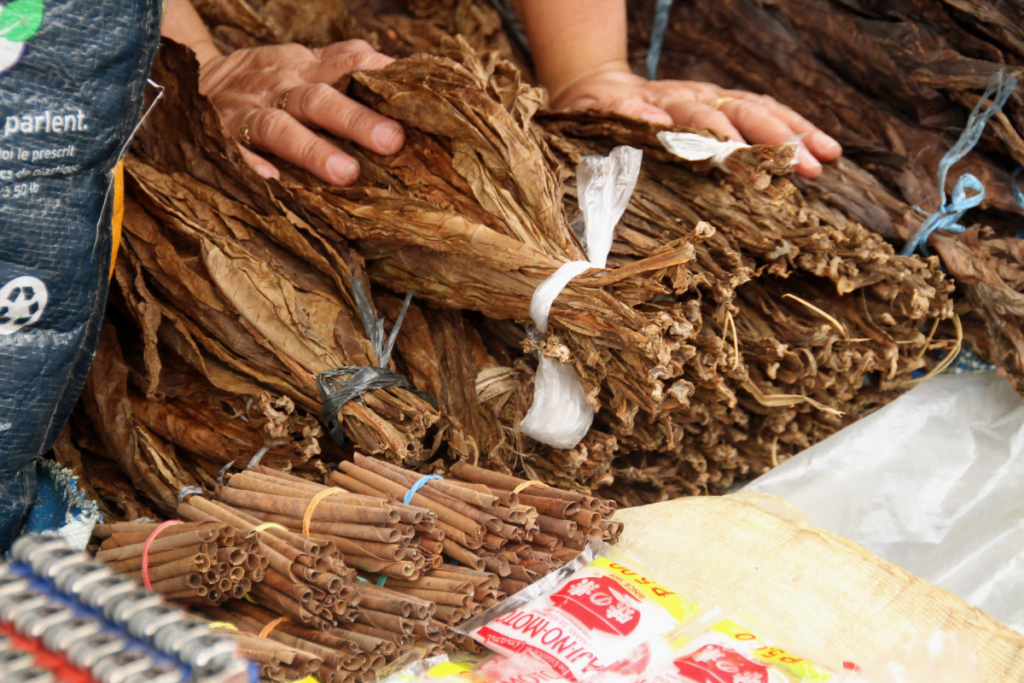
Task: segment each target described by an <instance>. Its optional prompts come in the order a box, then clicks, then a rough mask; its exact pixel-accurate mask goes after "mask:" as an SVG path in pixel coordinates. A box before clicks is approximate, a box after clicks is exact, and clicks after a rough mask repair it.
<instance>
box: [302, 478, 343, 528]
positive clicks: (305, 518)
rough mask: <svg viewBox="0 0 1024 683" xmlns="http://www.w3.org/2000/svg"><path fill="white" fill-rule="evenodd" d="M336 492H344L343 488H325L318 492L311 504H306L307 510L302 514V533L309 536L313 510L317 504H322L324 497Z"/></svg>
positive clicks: (311, 499) (310, 501)
mask: <svg viewBox="0 0 1024 683" xmlns="http://www.w3.org/2000/svg"><path fill="white" fill-rule="evenodd" d="M335 493H344V491H342V490H341V489H336V488H330V489H324V490H323V491H321V492H320V493H318V494H316V495H315V496H313V497H312V498H310V500H309V504H308V505H307V506H306V512H305V513H303V515H302V535H303V536H309V525H310V524H312V523H313V512H314V511H315V510H316V506H317V505H319V504H320V501H322V500H323V499H324V498H327V497H328V496H333V495H334V494H335Z"/></svg>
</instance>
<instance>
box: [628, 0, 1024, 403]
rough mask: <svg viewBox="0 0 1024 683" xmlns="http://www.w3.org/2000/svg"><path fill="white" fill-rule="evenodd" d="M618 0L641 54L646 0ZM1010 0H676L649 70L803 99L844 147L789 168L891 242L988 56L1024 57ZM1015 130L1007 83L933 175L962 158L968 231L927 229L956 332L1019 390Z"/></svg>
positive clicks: (1018, 105)
mask: <svg viewBox="0 0 1024 683" xmlns="http://www.w3.org/2000/svg"><path fill="white" fill-rule="evenodd" d="M629 4H630V10H631V16H630V30H631V58H632V59H634V67H635V68H642V67H641V66H640V65H641V64H642V63H643V62H644V60H645V59H646V52H647V45H648V44H649V39H650V26H651V21H652V19H653V11H654V5H655V3H654V1H653V0H632V1H631V2H630V3H629ZM1022 11H1024V10H1022V8H1021V7H1019V6H1016V4H1015V3H1000V2H993V1H991V0H956V1H946V0H898V1H896V2H885V3H878V2H863V1H860V0H782V1H780V2H772V3H770V4H768V3H760V2H756V1H755V0H725V1H723V2H715V3H705V2H695V1H692V0H687V1H685V2H676V3H674V7H673V9H672V12H671V14H670V20H669V25H668V32H667V35H666V37H665V43H664V50H663V52H662V56H661V62H660V67H659V70H658V75H659V77H661V78H678V79H692V80H703V81H711V82H715V83H718V84H719V85H722V86H725V87H735V88H742V89H749V90H753V91H755V92H759V93H764V94H768V95H771V96H773V97H775V98H776V99H778V100H779V101H780V102H782V103H784V104H786V105H788V106H790V107H792V108H793V109H795V110H796V111H798V112H799V113H801V114H802V115H804V116H805V117H806V118H808V119H809V120H810V121H812V122H813V123H814V124H816V125H817V126H819V127H821V128H822V129H823V130H824V131H825V132H827V133H829V134H830V135H832V136H833V137H835V138H836V139H837V140H839V142H840V143H842V144H843V146H844V148H845V152H846V156H845V158H844V159H843V160H841V161H840V162H839V163H838V164H836V165H834V166H828V167H826V169H825V173H824V175H823V176H822V177H821V178H820V179H818V180H816V181H806V180H803V181H799V183H798V184H799V185H800V187H801V188H802V189H803V190H804V191H805V193H806V195H807V196H809V197H817V198H820V200H821V201H822V202H824V203H825V204H827V205H829V206H830V207H832V208H833V209H834V210H835V211H837V212H842V213H845V214H847V215H849V216H850V217H851V218H853V219H854V220H857V221H858V222H860V223H862V224H863V225H865V226H866V227H868V228H870V229H872V230H874V231H876V232H878V233H880V234H882V235H884V236H885V237H887V238H889V239H891V240H893V241H894V242H896V243H901V242H904V241H906V240H907V239H908V238H909V237H910V236H911V235H912V234H913V233H914V232H915V231H916V230H917V228H918V227H919V226H920V225H921V223H922V222H923V220H924V219H925V218H926V217H927V216H928V214H930V213H931V212H933V211H935V210H936V209H937V208H938V205H939V201H940V200H939V196H938V190H937V187H936V172H937V170H938V165H939V161H940V160H941V158H942V157H943V156H944V155H945V153H946V152H947V151H948V150H949V149H950V147H951V146H952V145H953V144H954V143H955V142H956V140H957V138H958V136H959V134H960V131H961V129H962V128H963V127H964V124H965V122H966V119H967V115H968V114H969V112H970V111H971V109H972V108H974V107H976V106H978V104H979V102H980V101H981V100H982V96H981V93H982V91H984V90H985V88H986V86H987V85H988V84H989V82H990V81H991V80H992V78H993V77H994V76H995V75H996V74H997V73H998V72H999V71H1000V70H1003V71H1004V72H1005V73H1006V75H1008V76H1016V77H1018V78H1019V77H1020V76H1021V74H1022V73H1024V34H1022V33H1021V31H1020V29H1019V26H1020V19H1021V16H1022ZM990 104H991V100H990V101H989V102H988V103H982V104H981V106H982V107H983V108H987V107H988V106H989V105H990ZM1022 132H1024V95H1022V92H1021V90H1020V88H1018V89H1017V90H1016V91H1015V92H1013V93H1012V94H1011V95H1010V98H1009V101H1008V102H1007V104H1006V106H1005V108H1004V109H1003V110H1002V111H1001V112H999V113H998V114H997V115H996V116H995V117H994V118H993V119H992V120H991V121H990V122H989V124H988V127H987V129H986V132H985V135H984V136H983V138H982V140H981V143H980V144H979V145H978V147H977V148H976V149H975V150H974V152H973V153H972V154H970V155H968V156H967V157H966V158H965V159H964V160H963V161H961V162H959V163H957V164H955V165H954V166H953V168H952V170H951V171H950V173H949V174H948V176H947V179H946V185H947V186H946V192H947V193H948V192H950V191H951V189H952V187H953V186H954V185H955V184H956V182H957V181H958V180H959V179H960V177H961V175H962V174H964V173H971V174H973V175H975V176H976V177H977V178H978V179H980V180H981V181H982V182H983V183H984V186H985V197H984V200H983V202H982V203H981V206H980V208H979V209H978V210H974V211H971V212H969V213H968V214H967V216H966V217H965V218H964V219H963V220H962V221H961V223H963V224H964V225H967V226H968V229H967V231H966V232H964V233H962V234H951V233H947V232H939V233H936V234H934V236H933V237H932V238H931V240H930V241H929V246H930V248H931V249H933V250H934V252H935V253H936V254H937V255H938V256H939V258H940V259H941V261H942V265H943V267H944V268H945V269H946V271H947V272H948V273H949V274H950V275H951V276H952V277H953V279H954V280H955V281H956V283H957V295H956V302H957V311H958V312H959V313H960V314H961V315H962V316H963V322H964V327H965V331H964V336H965V339H966V341H967V342H968V343H969V344H970V345H971V346H973V348H974V349H975V350H976V351H978V352H979V353H980V354H981V356H982V357H983V358H985V359H986V360H988V361H989V362H991V363H994V364H995V365H997V366H998V367H999V371H1000V373H1001V374H1003V375H1005V376H1007V377H1008V378H1009V379H1010V380H1011V382H1012V383H1013V384H1014V386H1015V387H1016V388H1017V390H1018V391H1024V334H1022V332H1021V324H1022V322H1024V318H1022V315H1024V295H1022V292H1024V251H1022V250H1024V246H1022V243H1020V242H1019V241H1018V240H1017V239H1016V238H1015V236H1016V235H1017V234H1018V232H1019V230H1020V226H1019V222H1020V221H1019V217H1020V215H1022V214H1024V208H1022V207H1021V205H1020V204H1019V203H1018V201H1017V199H1016V197H1015V194H1016V191H1015V189H1014V187H1013V183H1014V180H1013V178H1012V177H1011V171H1013V169H1014V168H1015V167H1017V166H1018V165H1019V164H1021V163H1024V138H1022V136H1021V134H1022ZM943 334H945V335H946V336H949V334H950V331H949V330H948V328H945V327H944V329H942V330H940V336H941V335H943Z"/></svg>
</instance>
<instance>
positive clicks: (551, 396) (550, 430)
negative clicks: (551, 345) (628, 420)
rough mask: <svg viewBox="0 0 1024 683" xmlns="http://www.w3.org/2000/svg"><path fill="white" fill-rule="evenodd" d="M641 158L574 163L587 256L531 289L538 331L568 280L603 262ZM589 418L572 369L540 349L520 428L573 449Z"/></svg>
mask: <svg viewBox="0 0 1024 683" xmlns="http://www.w3.org/2000/svg"><path fill="white" fill-rule="evenodd" d="M642 158H643V153H642V152H641V151H640V150H638V149H634V148H632V147H625V146H623V147H616V148H615V149H613V150H612V152H611V154H609V155H608V156H606V157H600V156H593V157H584V159H583V160H582V161H581V162H580V164H579V166H578V167H577V168H576V185H577V191H578V194H579V203H580V204H579V206H580V211H581V212H582V213H583V222H584V235H585V237H586V240H585V241H586V245H587V258H588V259H589V260H588V261H571V262H569V263H566V264H564V265H562V266H561V267H560V268H559V269H558V270H556V271H555V272H554V274H553V275H551V277H549V278H548V279H547V280H545V281H544V282H542V283H541V284H540V286H539V287H537V289H536V290H535V291H534V293H533V298H532V299H531V300H530V317H531V318H533V322H534V323H535V324H536V326H537V333H538V334H540V335H543V334H544V333H545V332H546V331H547V329H548V322H549V317H550V314H551V306H552V305H553V304H554V302H555V299H557V298H558V295H559V294H561V292H562V290H563V289H565V287H566V285H568V284H569V282H570V281H572V279H573V278H575V277H578V276H579V275H581V274H583V273H584V272H585V271H587V270H590V269H591V268H604V267H605V266H606V265H607V263H608V253H609V252H610V251H611V248H612V240H613V239H614V237H615V226H616V225H618V223H619V220H620V219H621V218H622V214H624V213H625V212H626V207H627V206H628V205H629V199H630V197H632V196H633V190H634V189H635V188H636V183H637V180H638V179H639V177H640V161H641V159H642ZM593 421H594V409H593V408H592V407H591V405H590V403H589V402H588V401H587V395H586V392H584V391H583V385H582V383H581V382H580V378H579V375H578V374H577V373H576V369H575V368H573V367H572V366H571V365H566V364H563V363H560V362H558V361H557V360H554V359H551V358H547V357H546V356H544V355H543V354H540V356H539V363H538V365H537V375H536V378H535V383H534V392H533V405H532V406H530V410H529V411H528V412H527V413H526V417H524V418H523V421H522V422H521V423H520V424H519V429H520V431H521V432H522V433H523V434H526V435H527V436H529V437H532V438H533V439H535V440H537V441H539V442H541V443H544V444H547V445H549V446H554V447H555V448H575V447H576V446H577V445H578V444H579V442H580V441H581V440H582V439H583V437H584V436H586V434H587V432H588V431H589V430H590V425H591V424H593Z"/></svg>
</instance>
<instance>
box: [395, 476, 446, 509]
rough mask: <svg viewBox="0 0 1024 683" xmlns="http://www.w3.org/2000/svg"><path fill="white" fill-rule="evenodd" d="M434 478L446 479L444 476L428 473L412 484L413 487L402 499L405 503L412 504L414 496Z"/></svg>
mask: <svg viewBox="0 0 1024 683" xmlns="http://www.w3.org/2000/svg"><path fill="white" fill-rule="evenodd" d="M432 479H444V477H442V476H440V475H437V474H428V475H427V476H425V477H421V478H420V479H419V480H418V481H417V482H416V483H415V484H413V485H412V488H410V489H409V490H408V491H406V492H405V497H404V498H403V499H402V502H403V503H405V504H406V505H412V497H413V496H414V495H416V492H417V491H419V490H420V489H421V488H423V487H424V486H426V485H427V482H428V481H431V480H432Z"/></svg>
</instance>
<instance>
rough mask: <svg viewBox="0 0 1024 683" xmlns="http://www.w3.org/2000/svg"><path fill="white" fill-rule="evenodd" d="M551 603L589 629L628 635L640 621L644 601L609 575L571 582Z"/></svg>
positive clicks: (553, 597) (556, 594)
mask: <svg viewBox="0 0 1024 683" xmlns="http://www.w3.org/2000/svg"><path fill="white" fill-rule="evenodd" d="M551 602H553V603H555V605H556V606H558V607H559V608H560V609H562V610H563V611H564V612H566V613H567V614H570V615H572V616H574V617H576V619H577V620H579V621H580V623H582V624H583V625H584V626H586V627H587V628H590V629H597V630H598V631H604V632H605V633H615V634H617V635H620V636H628V635H629V634H630V633H632V632H633V630H634V629H636V627H637V624H639V623H640V610H638V609H637V608H636V607H637V603H639V602H640V601H639V600H637V599H636V598H635V597H633V596H632V595H630V594H629V593H627V592H625V591H624V590H622V587H621V586H619V584H618V583H617V582H616V581H615V580H614V579H610V578H608V577H605V576H598V577H594V578H587V579H576V580H575V581H570V582H568V583H567V584H565V585H564V586H562V589H561V590H560V591H558V592H557V593H555V594H554V595H552V596H551Z"/></svg>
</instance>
